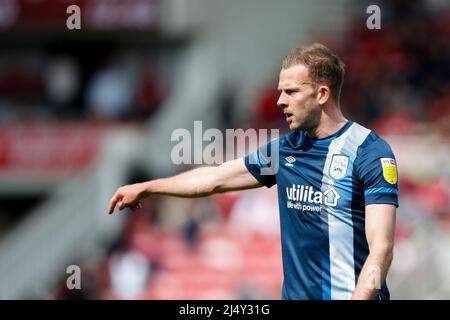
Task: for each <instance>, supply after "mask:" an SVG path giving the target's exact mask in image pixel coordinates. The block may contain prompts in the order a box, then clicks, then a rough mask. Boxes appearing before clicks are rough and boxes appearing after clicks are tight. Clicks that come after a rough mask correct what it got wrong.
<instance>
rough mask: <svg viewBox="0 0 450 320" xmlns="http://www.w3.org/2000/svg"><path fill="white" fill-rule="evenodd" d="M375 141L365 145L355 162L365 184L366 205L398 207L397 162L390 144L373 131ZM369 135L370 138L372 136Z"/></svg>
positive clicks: (361, 180)
mask: <svg viewBox="0 0 450 320" xmlns="http://www.w3.org/2000/svg"><path fill="white" fill-rule="evenodd" d="M372 137H375V138H373V139H374V141H373V142H371V143H370V144H369V145H367V146H365V147H363V148H362V149H361V150H360V151H361V152H360V154H359V155H358V158H357V159H358V161H357V162H356V163H355V164H356V165H357V166H356V170H357V174H358V177H359V180H360V182H361V183H362V185H363V190H364V199H365V205H368V204H376V203H379V204H394V205H395V206H396V207H398V174H397V162H396V160H395V156H394V154H393V152H392V150H391V147H390V146H389V144H387V143H386V142H385V141H384V140H383V139H381V138H380V137H378V136H376V135H375V134H374V133H373V136H372ZM372 137H370V136H369V137H368V139H370V138H372Z"/></svg>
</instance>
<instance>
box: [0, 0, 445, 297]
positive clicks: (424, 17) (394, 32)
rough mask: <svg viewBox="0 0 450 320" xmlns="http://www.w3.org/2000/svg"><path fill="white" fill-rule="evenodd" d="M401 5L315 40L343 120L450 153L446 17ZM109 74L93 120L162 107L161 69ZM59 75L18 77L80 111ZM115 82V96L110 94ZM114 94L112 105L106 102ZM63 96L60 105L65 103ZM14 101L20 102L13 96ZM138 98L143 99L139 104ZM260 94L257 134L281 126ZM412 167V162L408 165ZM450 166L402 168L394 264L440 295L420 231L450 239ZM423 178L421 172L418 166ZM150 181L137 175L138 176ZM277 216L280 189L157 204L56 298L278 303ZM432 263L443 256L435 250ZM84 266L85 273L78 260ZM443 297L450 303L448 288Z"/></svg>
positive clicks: (267, 93)
mask: <svg viewBox="0 0 450 320" xmlns="http://www.w3.org/2000/svg"><path fill="white" fill-rule="evenodd" d="M404 4H405V1H392V2H391V4H390V5H386V6H383V10H385V11H383V17H386V19H385V20H383V24H382V29H381V30H368V29H366V28H362V27H361V25H365V22H363V24H362V22H360V21H357V22H355V23H354V24H352V25H351V26H350V28H349V30H348V33H347V34H346V35H345V40H344V41H343V42H337V41H335V40H334V39H330V38H327V37H326V36H324V38H323V39H321V40H319V42H323V43H325V44H326V45H329V46H330V47H331V48H333V49H334V50H336V52H337V53H338V55H340V56H341V57H342V59H343V60H344V61H345V63H346V65H347V74H346V80H345V84H344V88H343V98H342V101H341V105H342V108H343V111H344V114H345V115H347V117H349V118H351V119H352V120H354V121H357V122H360V123H361V124H363V125H365V126H367V127H369V128H371V129H373V130H375V131H376V132H377V133H379V134H380V135H381V136H383V137H386V136H398V135H405V136H406V135H410V136H417V137H425V136H433V137H435V139H434V140H433V141H434V142H435V143H436V145H441V144H442V143H443V144H444V146H448V143H449V137H450V43H449V41H448V35H449V34H450V12H449V11H448V9H447V10H433V8H434V7H431V6H428V2H425V1H417V2H411V1H409V2H408V5H407V6H404ZM386 10H387V11H386ZM383 19H384V18H383ZM335 42H336V43H335ZM114 66H115V65H114V64H110V65H108V66H104V67H101V68H98V69H97V70H96V71H95V72H94V73H92V75H91V77H90V79H89V81H88V82H87V83H86V88H87V89H86V91H85V95H84V96H83V100H82V101H83V103H82V105H83V108H84V109H83V110H84V112H86V114H95V115H97V116H107V117H121V116H123V115H124V114H127V112H128V115H130V114H133V112H134V113H135V112H137V111H136V109H133V111H131V110H132V109H129V106H130V105H135V106H138V105H141V107H142V108H143V110H145V111H144V112H149V110H151V109H152V108H153V107H150V106H155V105H157V102H159V101H160V100H161V98H162V97H163V94H162V92H165V91H164V90H161V88H160V87H159V86H158V85H155V84H152V81H154V79H155V73H154V72H152V68H151V67H150V70H149V72H148V74H147V73H146V74H145V75H144V74H141V75H140V76H141V77H148V79H147V81H148V83H147V85H143V83H142V81H137V82H133V81H136V80H137V78H133V77H131V76H128V77H124V76H123V75H120V74H119V73H120V71H118V70H117V69H115V68H114ZM30 69H31V68H30ZM63 69H65V70H69V69H70V70H73V69H76V67H75V66H74V65H73V63H70V62H68V61H65V60H58V61H54V69H53V70H52V71H50V69H49V70H48V71H47V72H48V73H51V74H48V75H47V76H46V77H45V79H47V80H46V81H43V82H39V81H36V79H35V80H32V79H28V78H27V77H25V78H26V79H22V80H21V81H23V82H24V85H26V86H29V89H27V90H30V91H29V92H30V93H32V92H35V93H37V92H40V91H39V90H38V89H37V88H36V87H35V86H39V85H45V86H46V90H45V92H47V94H48V96H47V97H40V98H39V99H43V98H45V99H52V101H53V102H55V103H54V104H53V105H54V106H57V105H58V104H59V103H61V102H62V101H66V102H67V101H71V103H73V102H74V101H75V100H70V99H69V98H68V97H72V98H73V92H74V90H75V89H74V88H73V84H72V85H70V83H73V82H77V80H76V79H74V78H73V77H71V78H70V79H66V80H65V81H61V80H59V81H55V79H54V78H53V79H52V77H56V78H58V77H62V78H64V76H62V75H59V73H64V72H65V71H62V70H63ZM138 69H139V68H138ZM122 70H130V71H127V72H130V73H129V75H131V74H133V71H131V70H136V69H133V67H132V66H129V69H126V68H125V69H122ZM140 70H142V69H140ZM121 72H125V71H121ZM2 74H3V75H4V73H3V72H2ZM74 74H76V72H75V73H74ZM16 77H17V75H16ZM75 78H76V77H75ZM132 78H133V79H132ZM27 79H28V80H27ZM0 81H1V80H0ZM133 83H139V84H140V86H143V87H142V88H141V89H140V90H141V91H142V92H141V93H140V94H136V93H133V94H131V91H129V88H130V86H131V87H134V86H133V85H132V84H133ZM78 85H79V84H78ZM115 86H117V88H119V87H120V91H118V92H115V89H114V88H115ZM140 86H139V87H140ZM147 86H148V87H147ZM55 87H56V89H55ZM149 88H150V89H149ZM127 90H128V91H127ZM148 90H149V91H148ZM75 91H76V90H75ZM110 91H112V92H113V95H112V96H113V97H116V98H112V97H111V95H110V94H109V92H110ZM138 91H139V89H138ZM62 92H63V93H64V92H65V95H66V97H65V98H64V97H61V95H64V94H63V93H62ZM144 92H145V95H144ZM149 92H150V93H149ZM152 92H154V93H152ZM8 93H9V94H13V93H12V92H10V91H9V90H8ZM115 94H116V95H117V96H115ZM16 95H17V96H19V97H25V96H27V99H28V98H29V97H32V96H33V95H32V94H30V95H23V94H20V92H16ZM140 95H144V96H142V97H141V98H140V99H141V100H139V98H138V97H140ZM257 96H258V97H259V99H257V101H256V103H255V106H254V109H253V113H252V116H254V122H253V123H252V126H253V127H259V128H263V127H265V128H285V123H284V119H283V118H282V117H281V113H280V112H279V110H278V109H277V108H276V101H277V98H278V92H277V91H276V84H273V83H271V84H270V85H268V86H267V87H266V88H261V90H260V91H259V92H258V93H257ZM231 97H232V94H230V95H226V96H224V97H222V98H223V106H224V117H226V116H227V115H229V113H230V111H227V110H225V109H228V108H232V107H233V103H232V99H231ZM67 99H68V100H67ZM109 99H110V100H109ZM133 99H134V100H133ZM40 101H41V100H40ZM131 101H135V102H136V101H141V102H140V104H138V103H132V102H131ZM22 105H26V103H23V104H22ZM145 106H147V107H145ZM146 108H147V109H146ZM2 110H4V108H3V109H2ZM227 119H228V118H227ZM227 121H228V120H227ZM230 121H231V120H230ZM226 126H229V124H226ZM394 151H395V150H394ZM446 152H447V156H448V150H446V151H444V154H445V153H446ZM429 157H433V154H430V155H429ZM407 160H408V161H410V162H411V161H412V162H414V159H413V158H412V157H410V158H409V159H407ZM448 168H449V167H448V163H444V166H443V167H442V168H440V170H437V171H436V172H440V174H428V175H427V174H422V175H417V176H416V177H414V176H410V175H407V174H404V173H403V172H402V163H401V162H400V163H399V172H400V177H399V178H400V180H399V181H400V184H399V189H400V208H399V211H398V225H397V235H396V236H397V240H396V248H397V249H396V252H397V253H399V257H400V258H399V259H395V260H394V265H393V267H392V274H393V275H394V276H396V277H402V276H403V277H411V276H412V275H413V274H415V275H416V277H417V278H419V276H420V274H421V273H420V272H423V273H424V274H427V276H428V278H424V279H425V281H429V283H434V284H435V285H436V288H439V281H440V279H444V278H445V276H446V275H445V273H446V271H445V268H442V267H441V268H439V267H437V265H438V264H440V263H441V262H442V261H440V260H436V259H435V258H433V259H434V260H430V259H431V258H430V251H432V250H434V249H436V250H439V249H438V248H435V247H430V245H431V243H430V240H429V239H436V238H433V237H431V238H430V237H423V235H422V233H421V232H422V230H424V228H425V229H426V230H428V231H427V232H429V233H430V234H433V235H434V234H439V232H440V231H443V232H444V233H443V234H446V233H449V232H450V179H449V174H450V172H449V169H448ZM417 170H418V171H421V167H417ZM148 178H149V177H145V176H139V179H137V180H139V181H142V180H146V179H148ZM277 212H278V208H277V195H276V190H275V188H271V189H265V188H262V189H256V190H250V191H245V192H239V193H230V194H223V195H218V196H214V197H212V198H207V199H199V200H188V199H174V198H171V199H165V198H159V197H155V198H151V199H149V200H146V201H145V202H144V207H143V208H142V209H141V210H140V211H139V212H137V213H133V214H128V215H127V217H128V218H127V223H126V226H125V228H124V230H123V233H122V234H121V235H120V237H119V239H118V240H117V243H115V244H114V245H112V246H111V247H110V248H109V249H108V251H107V253H106V254H105V256H104V257H103V258H102V261H101V262H100V263H96V264H93V265H86V266H84V269H83V270H86V274H87V277H89V279H90V280H89V281H85V283H86V287H85V289H83V290H81V291H76V290H74V291H69V290H67V289H66V287H65V282H64V280H62V282H61V284H60V285H59V286H57V289H56V290H55V298H64V299H70V298H100V299H215V298H220V299H239V298H243V299H245V298H249V299H278V298H279V294H280V288H281V281H282V274H281V248H280V243H279V225H278V220H277V219H278V217H277ZM426 239H428V240H426ZM256 244H257V245H256ZM427 250H428V252H427ZM436 256H439V257H442V259H444V258H445V257H444V256H442V255H441V253H440V252H438V253H437V254H436ZM80 264H81V265H82V266H83V262H80ZM444 266H445V265H444ZM421 268H422V269H421ZM430 271H433V272H430ZM439 277H442V278H439ZM447 278H449V277H447ZM433 279H434V280H433ZM441 284H442V285H443V283H441ZM398 286H400V284H398ZM393 289H394V290H395V289H396V287H394V288H393ZM440 290H444V289H442V288H441V289H440ZM442 294H447V295H449V296H450V292H442Z"/></svg>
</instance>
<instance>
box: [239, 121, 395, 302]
mask: <svg viewBox="0 0 450 320" xmlns="http://www.w3.org/2000/svg"><path fill="white" fill-rule="evenodd" d="M275 146H278V148H279V149H278V150H279V152H278V154H276V153H274V152H273V151H272V150H275V149H274V147H275ZM272 155H274V156H272ZM244 161H245V165H246V167H247V169H248V170H249V172H250V173H251V174H252V175H253V176H254V177H255V178H256V179H257V180H258V181H260V182H261V183H262V184H264V185H265V186H267V187H271V186H273V185H275V184H277V187H278V201H279V211H280V224H281V243H282V255H283V272H284V283H283V290H282V299H314V300H321V299H325V300H328V299H348V298H350V296H351V294H352V293H353V291H354V289H355V287H356V283H357V281H358V276H359V273H360V271H361V269H362V267H363V264H364V262H365V260H366V258H367V256H368V253H369V247H368V244H367V239H366V235H365V225H364V220H365V205H367V204H374V203H385V204H394V205H396V206H398V184H397V167H396V161H395V157H394V155H393V153H392V151H391V148H390V147H389V145H388V144H387V143H386V142H385V141H384V140H383V139H381V138H380V137H379V136H378V135H377V134H375V133H374V132H373V131H371V130H369V129H366V128H364V127H363V126H361V125H359V124H357V123H354V122H351V121H348V122H347V123H346V124H345V125H344V127H342V128H341V129H340V130H339V131H338V132H336V133H335V134H334V135H332V136H330V137H327V138H325V139H311V138H309V136H308V134H307V133H306V132H305V131H301V132H292V133H290V134H288V135H286V136H284V137H281V138H280V139H277V140H274V141H272V142H270V143H269V144H267V145H266V146H264V147H262V148H259V149H258V150H257V151H255V152H254V153H251V154H249V155H247V156H246V157H245V158H244ZM274 162H277V163H274ZM274 164H275V165H274ZM268 168H271V169H270V170H269V172H270V173H269V174H268V173H267V172H264V171H263V170H266V171H267V170H268ZM376 298H377V299H389V290H388V288H387V286H386V283H383V284H382V287H381V290H380V291H379V293H378V295H377V297H376Z"/></svg>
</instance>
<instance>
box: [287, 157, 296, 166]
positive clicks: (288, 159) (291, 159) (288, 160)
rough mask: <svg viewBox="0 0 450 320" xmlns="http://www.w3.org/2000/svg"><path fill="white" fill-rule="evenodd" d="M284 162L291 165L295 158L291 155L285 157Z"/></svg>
mask: <svg viewBox="0 0 450 320" xmlns="http://www.w3.org/2000/svg"><path fill="white" fill-rule="evenodd" d="M285 159H286V161H287V162H286V163H285V164H284V165H285V166H286V167H293V166H294V165H293V163H294V162H295V158H294V157H292V156H289V157H286V158H285Z"/></svg>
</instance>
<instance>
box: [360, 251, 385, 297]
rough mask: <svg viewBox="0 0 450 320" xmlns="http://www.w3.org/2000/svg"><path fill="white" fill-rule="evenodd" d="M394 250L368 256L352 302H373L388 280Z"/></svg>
mask: <svg viewBox="0 0 450 320" xmlns="http://www.w3.org/2000/svg"><path fill="white" fill-rule="evenodd" d="M392 257H393V254H392V250H383V251H380V252H375V253H371V254H369V255H368V257H367V259H366V262H365V263H364V266H363V268H362V270H361V272H360V274H359V278H358V283H357V284H356V288H355V291H354V292H353V295H352V300H371V299H373V298H374V297H375V295H376V294H377V292H378V291H379V289H380V288H381V285H382V284H383V282H384V280H385V279H386V276H387V273H388V270H389V267H390V265H391V261H392Z"/></svg>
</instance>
